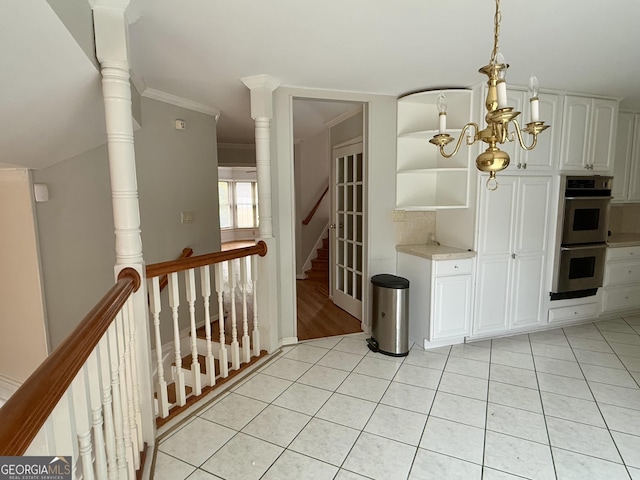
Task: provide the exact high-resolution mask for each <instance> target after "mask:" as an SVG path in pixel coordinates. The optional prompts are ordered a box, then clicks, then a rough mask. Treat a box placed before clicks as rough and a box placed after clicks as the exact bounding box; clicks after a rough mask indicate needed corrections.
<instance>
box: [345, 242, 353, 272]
mask: <svg viewBox="0 0 640 480" xmlns="http://www.w3.org/2000/svg"><path fill="white" fill-rule="evenodd" d="M345 265H346V266H347V267H351V266H353V243H351V242H347V258H346V263H345Z"/></svg>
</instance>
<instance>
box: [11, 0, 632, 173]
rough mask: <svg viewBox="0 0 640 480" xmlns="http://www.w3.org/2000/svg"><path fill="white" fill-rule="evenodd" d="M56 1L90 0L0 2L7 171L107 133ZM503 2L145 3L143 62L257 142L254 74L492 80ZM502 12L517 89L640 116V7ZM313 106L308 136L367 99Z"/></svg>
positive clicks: (90, 79)
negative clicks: (531, 87) (607, 103)
mask: <svg viewBox="0 0 640 480" xmlns="http://www.w3.org/2000/svg"><path fill="white" fill-rule="evenodd" d="M56 3H57V4H58V5H62V4H64V5H65V6H66V9H67V10H71V9H72V8H73V5H78V4H79V3H82V0H73V2H71V0H68V1H65V2H55V1H52V0H48V2H44V1H42V0H20V1H10V2H0V42H1V44H2V45H3V48H2V49H0V61H1V62H2V65H3V71H4V72H5V75H2V76H0V92H2V95H0V111H2V113H3V115H2V119H1V120H0V122H2V123H0V127H1V128H0V132H1V133H0V167H2V166H3V165H5V166H6V165H20V166H26V167H28V168H43V167H45V166H48V165H50V164H53V163H55V162H58V161H61V160H63V159H65V158H69V157H71V156H73V155H76V154H78V153H81V152H82V151H85V150H87V149H89V148H93V147H94V146H97V145H99V144H100V143H104V141H105V139H106V137H105V134H104V111H103V108H102V101H101V92H100V77H99V73H98V71H97V70H96V68H95V66H94V65H93V63H92V59H90V58H88V57H87V54H85V51H87V50H90V49H87V47H86V45H85V46H84V47H85V48H84V51H83V49H82V48H80V47H79V46H78V43H77V42H76V41H75V40H74V37H73V36H72V35H71V34H70V33H69V30H67V28H66V27H65V25H64V24H63V23H62V21H61V20H60V19H59V18H58V17H57V16H56V14H55V13H54V11H53V9H52V8H51V6H50V5H49V4H53V5H54V6H55V4H56ZM69 5H72V6H69ZM85 7H86V5H85ZM494 8H495V3H494V2H493V1H492V0H420V1H418V0H398V1H397V2H393V3H390V2H387V1H383V0H348V1H345V0H323V1H322V2H315V1H312V0H269V1H255V0H234V1H228V0H206V1H205V0H181V1H180V2H176V1H175V0H131V5H130V10H129V13H130V20H131V22H132V23H131V25H130V27H129V28H130V38H129V40H130V50H131V67H132V70H133V73H134V76H135V77H137V78H141V79H142V81H143V82H142V83H143V84H144V85H146V87H148V88H149V89H150V90H153V91H155V92H157V91H160V92H165V93H167V94H169V95H173V96H177V97H181V98H183V99H185V100H188V101H190V102H193V103H196V104H200V105H202V106H203V108H205V109H209V110H211V109H215V108H217V109H220V110H221V112H222V115H221V117H220V120H219V123H218V140H219V141H220V142H224V143H252V142H253V135H254V124H253V121H252V119H251V116H250V106H249V92H248V90H247V88H246V87H245V86H244V84H242V83H241V81H240V78H242V77H245V76H251V75H258V74H268V75H271V76H273V77H275V78H277V79H279V80H280V81H281V82H282V85H285V86H296V87H303V88H313V89H329V90H340V91H353V92H364V93H374V94H382V95H391V96H394V97H395V96H400V95H403V94H405V93H408V92H413V91H417V90H423V89H433V88H443V87H467V86H470V85H473V84H475V83H478V82H481V81H484V76H483V75H481V74H479V73H478V72H477V70H478V68H479V67H481V66H483V65H485V64H486V63H488V61H489V57H490V53H491V48H492V40H493V15H494ZM501 10H502V23H501V35H500V50H501V52H502V53H503V54H504V56H505V58H506V60H507V61H508V62H509V63H510V64H511V68H510V69H509V75H508V77H507V81H508V82H509V83H511V84H520V85H526V83H527V79H528V77H529V76H530V75H531V73H532V72H533V73H535V74H536V75H537V77H538V79H539V81H540V86H541V88H543V89H545V88H546V89H554V90H566V91H571V92H576V93H587V94H589V93H590V94H599V95H607V96H614V97H619V98H621V99H623V103H622V105H623V107H626V108H632V109H637V110H640V81H639V79H640V48H638V45H640V28H638V27H637V21H638V19H639V18H640V2H638V1H637V0H616V1H615V2H595V1H584V0H562V1H557V0H538V1H537V2H536V3H535V4H527V5H523V4H522V2H518V1H516V0H503V1H502V3H501ZM66 14H67V15H68V14H69V12H68V11H67V12H66ZM78 18H80V19H82V21H85V22H86V18H85V17H80V16H79V17H78ZM66 23H67V24H68V22H66ZM87 28H90V27H87ZM71 30H72V31H73V28H72V29H71ZM81 43H82V42H81ZM9 46H10V47H9ZM93 60H94V59H93ZM7 72H9V73H10V74H9V75H7V74H6V73H7ZM303 103H306V105H301V106H298V107H296V108H298V111H299V110H300V109H301V110H302V111H306V112H307V113H308V114H309V116H310V117H313V116H315V120H313V121H311V120H310V121H309V122H310V123H309V125H308V126H306V127H302V126H301V127H299V128H298V130H297V131H296V137H297V138H301V137H303V136H304V135H307V134H308V132H311V131H313V129H314V128H318V127H319V126H321V125H324V124H325V123H326V122H328V121H330V119H331V117H332V116H333V117H335V116H338V115H340V114H341V113H343V112H344V111H345V110H349V109H352V108H353V107H354V106H353V104H336V105H334V106H333V107H330V106H328V105H326V104H319V103H317V102H316V103H313V102H303ZM330 103H332V102H330ZM301 118H303V115H302V114H300V113H297V114H296V119H301ZM313 122H315V125H316V126H315V127H314V126H313V125H312V123H313ZM305 132H307V133H305Z"/></svg>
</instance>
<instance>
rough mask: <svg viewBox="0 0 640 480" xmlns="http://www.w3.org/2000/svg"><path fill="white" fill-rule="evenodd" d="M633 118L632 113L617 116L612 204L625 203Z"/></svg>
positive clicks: (627, 189) (621, 113) (629, 168)
mask: <svg viewBox="0 0 640 480" xmlns="http://www.w3.org/2000/svg"><path fill="white" fill-rule="evenodd" d="M634 118H635V115H634V114H633V113H627V112H620V114H619V115H618V128H617V133H616V148H615V160H614V162H613V188H612V189H611V195H613V201H614V202H624V201H626V200H627V197H628V194H629V174H630V170H631V155H632V154H633V130H634Z"/></svg>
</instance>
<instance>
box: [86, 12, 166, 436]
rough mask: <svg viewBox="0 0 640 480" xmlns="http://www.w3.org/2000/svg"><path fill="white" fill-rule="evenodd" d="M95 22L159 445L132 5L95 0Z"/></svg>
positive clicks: (150, 423)
mask: <svg viewBox="0 0 640 480" xmlns="http://www.w3.org/2000/svg"><path fill="white" fill-rule="evenodd" d="M92 4H93V6H92V8H93V23H94V31H95V40H96V56H97V58H98V61H99V62H100V66H101V73H102V90H103V97H104V108H105V118H106V125H107V146H108V151H109V169H110V175H111V192H112V202H113V221H114V227H115V237H116V239H115V240H116V242H115V243H116V264H115V275H116V277H117V275H118V274H119V273H120V271H121V270H123V269H124V268H126V267H130V268H134V269H136V271H137V272H138V273H139V274H140V277H141V279H142V280H143V281H142V283H141V286H140V288H139V289H138V291H137V292H136V293H135V294H134V295H133V315H132V323H131V325H130V327H129V328H131V329H132V333H133V335H132V338H135V345H133V349H134V353H135V355H136V357H135V364H136V365H137V368H138V374H137V380H138V387H139V388H138V393H139V400H140V414H141V415H140V421H141V425H140V426H138V428H141V429H142V439H143V441H144V442H146V443H147V444H148V445H152V444H154V443H155V412H154V407H153V405H154V399H153V384H152V383H153V379H152V375H151V348H150V340H149V338H150V334H149V322H148V311H147V295H146V281H145V276H144V275H145V265H144V260H143V258H142V238H141V235H140V209H139V206H138V185H137V179H136V164H135V153H134V146H133V116H132V112H131V86H130V81H129V61H128V52H127V39H128V34H127V29H128V22H127V19H126V16H125V10H126V9H127V7H128V5H129V0H94V1H93V2H92Z"/></svg>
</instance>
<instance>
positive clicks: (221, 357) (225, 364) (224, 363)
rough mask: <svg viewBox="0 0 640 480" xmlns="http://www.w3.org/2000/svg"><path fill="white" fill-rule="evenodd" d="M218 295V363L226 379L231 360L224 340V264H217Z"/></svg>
mask: <svg viewBox="0 0 640 480" xmlns="http://www.w3.org/2000/svg"><path fill="white" fill-rule="evenodd" d="M215 280H216V293H217V294H218V327H219V329H220V350H219V351H218V361H219V362H220V376H221V377H222V378H226V377H228V376H229V360H228V357H227V344H226V343H225V342H226V340H225V338H224V302H223V297H222V295H223V291H224V276H223V271H222V263H216V278H215Z"/></svg>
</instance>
